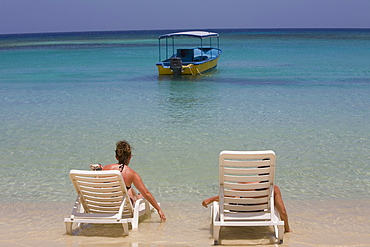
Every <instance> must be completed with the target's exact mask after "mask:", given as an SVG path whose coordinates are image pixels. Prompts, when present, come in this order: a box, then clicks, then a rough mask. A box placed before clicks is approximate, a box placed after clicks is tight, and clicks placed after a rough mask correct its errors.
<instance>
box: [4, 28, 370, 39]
mask: <svg viewBox="0 0 370 247" xmlns="http://www.w3.org/2000/svg"><path fill="white" fill-rule="evenodd" d="M194 30H206V31H217V32H235V31H244V32H245V31H254V32H255V31H264V32H266V31H276V30H278V31H347V32H348V31H370V28H357V27H354V28H285V27H283V28H280V27H279V28H191V29H172V28H171V29H137V30H136V29H135V30H134V29H133V30H100V31H99V30H90V31H89V30H84V31H82V30H81V31H61V32H60V31H55V32H53V31H50V32H26V33H3V34H1V33H0V38H1V37H5V36H13V37H15V36H24V37H27V36H45V35H55V36H59V35H63V36H64V35H68V34H72V35H73V34H124V33H127V34H135V33H145V34H148V33H158V32H183V31H194Z"/></svg>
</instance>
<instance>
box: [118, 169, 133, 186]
mask: <svg viewBox="0 0 370 247" xmlns="http://www.w3.org/2000/svg"><path fill="white" fill-rule="evenodd" d="M124 168H125V165H124V164H120V165H119V170H120V171H121V172H122V171H123V169H124ZM126 189H127V190H129V189H131V186H126Z"/></svg>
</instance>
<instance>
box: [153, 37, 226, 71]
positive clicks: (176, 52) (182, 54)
mask: <svg viewBox="0 0 370 247" xmlns="http://www.w3.org/2000/svg"><path fill="white" fill-rule="evenodd" d="M180 36H183V37H184V36H185V37H192V38H198V39H200V46H197V47H191V48H184V47H181V48H178V47H177V44H175V37H180ZM158 39H159V62H158V63H157V67H158V73H159V74H160V75H199V74H201V73H203V72H206V71H209V70H211V69H214V68H215V67H216V66H217V62H218V59H219V57H220V55H221V53H222V51H221V49H220V48H219V44H220V43H219V34H218V33H214V32H205V31H188V32H177V33H169V34H164V35H161V36H159V38H158ZM205 39H207V41H208V40H209V43H208V42H207V44H206V42H205V41H204V40H205ZM214 39H216V41H217V48H216V47H213V44H212V41H213V40H214ZM162 40H165V50H164V51H163V50H161V47H162V43H161V41H162ZM162 53H165V59H164V60H162V58H161V57H162V55H163V54H162ZM169 53H171V55H170V56H169Z"/></svg>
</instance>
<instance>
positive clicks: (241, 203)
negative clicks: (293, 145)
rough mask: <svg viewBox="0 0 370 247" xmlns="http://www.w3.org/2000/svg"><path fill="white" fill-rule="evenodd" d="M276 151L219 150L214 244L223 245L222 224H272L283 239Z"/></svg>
mask: <svg viewBox="0 0 370 247" xmlns="http://www.w3.org/2000/svg"><path fill="white" fill-rule="evenodd" d="M275 162H276V156H275V153H274V152H273V151H223V152H221V153H220V158H219V163H220V164H219V165H220V175H219V176H220V177H219V179H220V191H219V202H214V203H213V205H212V211H211V212H212V224H213V238H214V244H215V245H217V244H220V229H221V226H273V227H274V230H275V237H276V239H277V240H278V243H282V242H283V236H284V221H281V220H280V217H279V214H278V212H277V210H276V209H275V207H274V173H275Z"/></svg>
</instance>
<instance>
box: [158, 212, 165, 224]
mask: <svg viewBox="0 0 370 247" xmlns="http://www.w3.org/2000/svg"><path fill="white" fill-rule="evenodd" d="M158 215H159V217H160V218H161V221H166V215H164V213H163V212H162V210H159V211H158Z"/></svg>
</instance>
